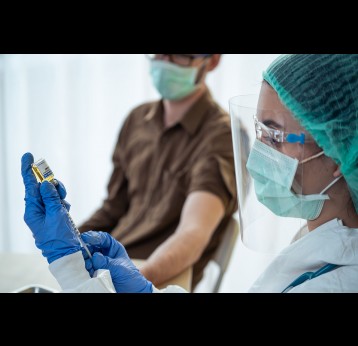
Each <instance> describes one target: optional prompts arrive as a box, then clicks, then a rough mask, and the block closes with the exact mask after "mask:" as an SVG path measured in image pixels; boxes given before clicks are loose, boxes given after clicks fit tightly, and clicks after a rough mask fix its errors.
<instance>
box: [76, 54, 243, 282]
mask: <svg viewBox="0 0 358 346" xmlns="http://www.w3.org/2000/svg"><path fill="white" fill-rule="evenodd" d="M219 61H220V54H154V55H151V56H150V73H151V76H152V79H153V83H154V85H155V87H156V88H157V90H158V92H159V93H160V94H161V96H162V99H161V100H160V101H157V102H151V103H146V104H143V105H141V106H139V107H137V108H135V109H134V110H133V111H132V112H131V113H130V114H129V116H128V117H127V119H126V121H125V123H124V125H123V127H122V129H121V131H120V134H119V138H118V141H117V144H116V147H115V150H114V154H113V165H114V168H113V172H112V175H111V177H110V180H109V184H108V196H107V198H106V199H105V200H104V202H103V204H102V206H101V207H100V208H99V209H98V210H97V211H96V212H95V213H94V214H93V215H92V216H91V217H90V218H89V219H88V220H87V221H86V222H84V223H83V224H82V225H81V226H80V227H79V229H80V231H81V232H85V231H88V230H96V231H104V232H108V233H110V234H111V235H112V236H113V237H114V238H115V239H117V240H118V241H120V242H121V243H122V244H123V245H124V246H125V248H126V250H127V251H128V254H129V256H130V257H131V258H138V259H147V261H146V263H145V265H143V266H142V267H141V268H140V270H141V272H142V273H143V275H144V276H145V277H146V278H147V279H148V280H150V281H152V282H153V284H155V285H160V284H161V283H163V282H165V281H167V280H168V279H170V278H171V277H174V276H175V275H177V274H179V273H180V272H182V271H183V270H185V269H186V268H188V267H189V266H192V265H194V268H193V281H192V284H193V285H192V288H194V287H195V285H196V284H197V283H198V282H199V281H200V279H201V278H202V275H203V269H204V267H205V266H206V264H207V263H208V261H209V260H210V258H211V257H212V255H213V254H214V252H215V250H216V248H217V246H218V244H219V242H220V239H221V236H222V233H223V230H224V229H225V227H226V225H227V223H228V221H229V219H230V217H231V216H232V214H233V213H234V212H235V210H236V209H237V198H236V184H235V172H234V158H233V149H232V139H231V128H230V119H229V116H228V114H227V113H226V112H225V111H224V110H222V109H221V108H220V107H219V106H218V104H217V103H215V101H214V100H213V99H212V97H211V95H210V92H209V90H208V88H207V86H206V84H205V78H206V75H207V73H208V72H210V71H212V70H214V69H215V68H216V66H217V65H218V64H219Z"/></svg>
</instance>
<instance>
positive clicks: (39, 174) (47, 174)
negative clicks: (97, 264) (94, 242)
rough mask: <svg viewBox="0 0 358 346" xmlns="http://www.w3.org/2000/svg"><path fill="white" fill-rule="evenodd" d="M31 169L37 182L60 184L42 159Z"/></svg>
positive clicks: (77, 233)
mask: <svg viewBox="0 0 358 346" xmlns="http://www.w3.org/2000/svg"><path fill="white" fill-rule="evenodd" d="M31 168H32V171H33V173H34V175H35V176H36V178H37V180H38V181H39V182H40V183H42V182H43V181H44V180H47V181H48V182H50V183H52V184H53V185H55V186H56V185H58V182H57V180H56V179H55V176H54V174H53V172H52V170H51V169H50V167H49V165H48V164H47V162H46V161H45V160H44V159H40V160H37V161H36V162H34V163H33V164H32V166H31ZM61 203H62V204H63V206H64V208H65V210H66V212H67V215H68V219H69V220H70V223H71V225H72V227H73V230H74V231H75V234H76V235H77V238H78V240H79V242H80V244H81V246H82V247H83V248H84V249H85V250H86V252H87V254H88V256H89V257H90V258H92V255H91V253H90V251H89V250H88V248H87V246H86V244H85V243H84V242H83V240H82V238H81V234H80V231H79V230H78V228H77V227H76V225H75V223H74V221H73V219H72V217H71V215H70V213H69V212H68V210H67V208H66V206H65V204H64V202H63V201H62V200H61Z"/></svg>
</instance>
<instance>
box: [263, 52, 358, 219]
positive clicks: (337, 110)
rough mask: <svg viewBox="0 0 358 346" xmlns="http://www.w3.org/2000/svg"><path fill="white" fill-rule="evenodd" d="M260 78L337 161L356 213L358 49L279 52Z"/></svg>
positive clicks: (357, 182)
mask: <svg viewBox="0 0 358 346" xmlns="http://www.w3.org/2000/svg"><path fill="white" fill-rule="evenodd" d="M263 77H264V79H265V80H266V81H267V82H268V83H269V84H270V85H271V86H272V87H273V88H274V89H275V91H276V92H277V94H278V96H279V98H280V100H281V102H282V103H283V104H284V105H285V106H286V107H287V108H288V109H289V110H290V111H291V112H292V113H293V116H294V117H295V118H296V119H297V120H298V121H299V122H300V124H301V125H302V126H303V127H304V128H305V129H306V130H307V131H308V132H309V133H310V134H311V135H312V136H313V138H314V139H315V141H316V142H317V144H318V145H319V146H320V147H321V148H322V149H323V150H324V152H325V154H326V155H327V156H329V157H330V158H332V159H333V160H334V161H335V162H336V163H337V164H339V165H340V169H341V172H342V174H343V176H344V178H345V180H346V182H347V184H348V187H349V189H350V193H351V196H352V199H353V203H354V206H355V209H356V211H357V212H358V54H290V55H283V56H280V57H278V58H277V59H276V60H275V61H274V62H273V63H272V64H271V65H270V66H269V67H268V69H267V70H266V71H265V72H264V73H263Z"/></svg>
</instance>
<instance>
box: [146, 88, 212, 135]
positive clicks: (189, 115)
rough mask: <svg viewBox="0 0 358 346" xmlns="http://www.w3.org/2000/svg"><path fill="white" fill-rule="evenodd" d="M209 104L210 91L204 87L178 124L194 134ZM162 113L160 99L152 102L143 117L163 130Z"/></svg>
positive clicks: (210, 99)
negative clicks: (201, 93)
mask: <svg viewBox="0 0 358 346" xmlns="http://www.w3.org/2000/svg"><path fill="white" fill-rule="evenodd" d="M210 104H213V99H212V96H211V94H210V91H209V90H208V89H206V90H205V91H204V93H203V95H201V96H200V98H199V99H198V100H197V101H196V102H195V103H194V104H193V105H192V106H191V108H189V110H188V111H187V112H186V113H185V114H184V116H183V118H182V119H181V120H179V122H178V124H180V125H181V126H182V127H183V128H184V130H185V131H187V132H188V133H189V134H190V135H194V134H195V132H196V131H197V130H198V128H199V126H200V125H201V124H202V122H203V121H204V118H205V114H206V111H207V109H208V108H209V106H210ZM163 113H164V108H163V101H162V100H161V101H158V102H155V103H154V104H153V106H152V107H151V109H150V110H149V112H148V113H147V114H146V115H145V117H144V119H145V121H148V122H150V121H153V122H154V123H155V125H156V126H158V127H159V128H160V130H163V129H164V125H163Z"/></svg>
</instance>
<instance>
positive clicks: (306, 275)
mask: <svg viewBox="0 0 358 346" xmlns="http://www.w3.org/2000/svg"><path fill="white" fill-rule="evenodd" d="M338 267H340V265H337V264H331V263H328V264H326V265H325V266H323V267H322V268H320V269H318V270H317V271H315V272H307V273H303V274H302V275H300V276H299V277H298V278H297V279H296V280H294V281H292V282H291V283H290V284H289V285H288V286H287V287H286V288H285V289H284V290H283V291H282V292H281V293H287V292H288V291H289V290H290V289H291V288H293V287H296V286H298V285H301V284H302V283H304V282H305V281H307V280H311V279H314V278H316V277H317V276H320V275H322V274H325V273H328V272H330V271H332V270H334V269H337V268H338Z"/></svg>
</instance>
